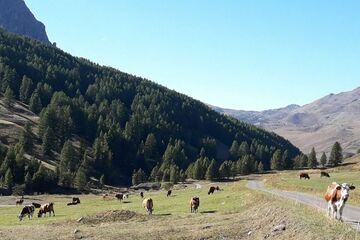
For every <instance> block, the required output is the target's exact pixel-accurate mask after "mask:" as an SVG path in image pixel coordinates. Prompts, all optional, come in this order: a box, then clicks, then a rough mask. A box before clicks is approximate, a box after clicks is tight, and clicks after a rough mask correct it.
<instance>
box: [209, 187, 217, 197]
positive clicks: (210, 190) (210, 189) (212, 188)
mask: <svg viewBox="0 0 360 240" xmlns="http://www.w3.org/2000/svg"><path fill="white" fill-rule="evenodd" d="M215 189H216V188H215V187H214V186H211V187H210V188H209V191H208V195H210V194H213V193H214V192H215Z"/></svg>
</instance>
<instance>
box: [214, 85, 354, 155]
mask: <svg viewBox="0 0 360 240" xmlns="http://www.w3.org/2000/svg"><path fill="white" fill-rule="evenodd" d="M214 109H215V110H217V111H218V112H221V113H223V114H226V115H230V116H233V117H235V118H237V119H239V120H242V121H245V122H248V123H250V124H255V125H256V126H259V127H262V128H264V129H266V130H268V131H273V132H275V133H277V134H279V135H281V136H283V137H285V138H286V139H289V140H290V141H291V142H292V143H294V144H295V145H296V146H298V147H299V148H300V149H301V150H302V151H304V152H309V151H310V150H311V148H312V147H315V148H316V149H317V150H318V152H322V151H324V152H327V153H329V152H330V147H331V145H332V144H333V143H334V142H335V141H339V142H340V143H341V144H342V146H343V148H344V151H345V152H347V153H351V154H352V153H355V152H356V151H357V150H358V149H359V148H360V141H359V140H357V137H356V136H357V135H358V134H359V133H360V130H357V129H359V127H360V123H359V121H357V119H359V118H360V87H357V88H355V89H353V90H351V91H345V92H340V93H337V94H334V93H330V94H328V95H326V96H324V97H322V98H319V99H317V100H315V101H313V102H311V103H308V104H305V105H303V106H299V105H293V104H291V105H288V106H287V107H284V108H278V109H271V110H264V111H242V110H232V109H230V110H229V109H222V108H219V107H215V108H214Z"/></svg>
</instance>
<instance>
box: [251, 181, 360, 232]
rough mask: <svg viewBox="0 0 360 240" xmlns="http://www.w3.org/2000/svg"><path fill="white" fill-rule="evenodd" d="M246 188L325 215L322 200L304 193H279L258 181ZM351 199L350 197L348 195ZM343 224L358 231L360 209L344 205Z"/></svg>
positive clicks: (359, 226) (359, 227)
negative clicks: (282, 198) (295, 202)
mask: <svg viewBox="0 0 360 240" xmlns="http://www.w3.org/2000/svg"><path fill="white" fill-rule="evenodd" d="M247 187H248V188H251V189H255V190H260V191H263V192H267V193H270V194H273V195H276V196H279V197H285V198H289V199H292V200H294V201H297V202H301V203H304V204H307V205H309V206H312V207H315V208H318V209H321V210H324V213H326V214H327V203H326V202H325V200H324V199H323V198H319V197H315V196H312V195H309V194H306V193H300V192H289V191H281V190H276V189H269V188H266V187H265V186H264V184H263V183H262V182H260V181H253V180H251V181H249V182H248V184H247ZM350 198H351V195H350ZM343 219H344V222H346V223H348V224H351V225H352V226H353V227H356V228H357V229H358V230H360V223H359V221H360V207H355V206H352V205H349V204H346V206H345V208H344V212H343Z"/></svg>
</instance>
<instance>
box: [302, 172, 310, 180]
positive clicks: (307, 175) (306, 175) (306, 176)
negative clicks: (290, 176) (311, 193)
mask: <svg viewBox="0 0 360 240" xmlns="http://www.w3.org/2000/svg"><path fill="white" fill-rule="evenodd" d="M302 178H305V179H310V176H309V174H307V173H300V179H302Z"/></svg>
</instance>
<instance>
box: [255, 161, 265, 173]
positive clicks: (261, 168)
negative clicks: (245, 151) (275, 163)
mask: <svg viewBox="0 0 360 240" xmlns="http://www.w3.org/2000/svg"><path fill="white" fill-rule="evenodd" d="M257 171H258V172H259V173H264V165H263V163H262V162H260V163H259V165H258V169H257Z"/></svg>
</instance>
